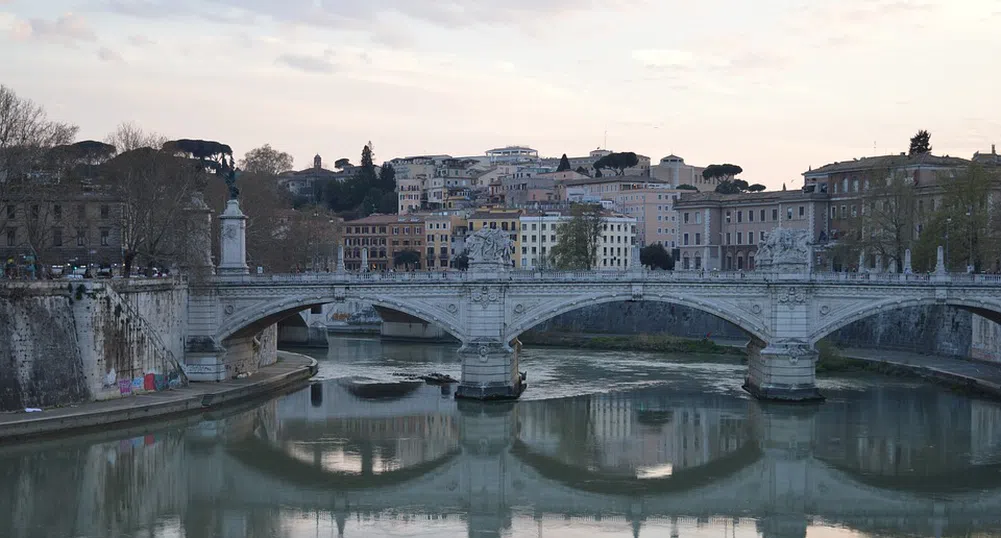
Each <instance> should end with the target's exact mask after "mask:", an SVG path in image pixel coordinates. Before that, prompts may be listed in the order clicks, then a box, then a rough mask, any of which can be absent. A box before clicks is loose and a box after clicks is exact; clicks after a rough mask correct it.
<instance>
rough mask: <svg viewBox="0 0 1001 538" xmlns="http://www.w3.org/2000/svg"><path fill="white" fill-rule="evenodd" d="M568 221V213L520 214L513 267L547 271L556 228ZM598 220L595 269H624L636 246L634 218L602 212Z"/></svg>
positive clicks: (556, 241)
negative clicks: (600, 219) (598, 235)
mask: <svg viewBox="0 0 1001 538" xmlns="http://www.w3.org/2000/svg"><path fill="white" fill-rule="evenodd" d="M571 218H572V217H571V216H570V213H569V211H568V210H563V211H528V212H525V213H524V214H523V215H521V217H520V219H519V220H520V223H519V225H520V231H519V243H518V252H517V256H516V260H517V263H516V267H518V268H519V269H526V270H528V269H547V268H549V266H550V259H551V258H550V256H551V254H552V248H553V247H554V246H555V245H557V244H558V243H559V241H560V225H562V224H564V223H566V222H567V221H569V220H570V219H571ZM602 219H603V222H602V231H601V236H600V237H599V238H598V252H597V253H596V256H595V268H597V269H606V270H621V269H628V268H629V267H630V266H631V263H632V250H631V249H632V246H633V245H635V244H636V219H635V218H632V217H627V216H623V215H619V214H615V213H611V212H604V213H603V215H602Z"/></svg>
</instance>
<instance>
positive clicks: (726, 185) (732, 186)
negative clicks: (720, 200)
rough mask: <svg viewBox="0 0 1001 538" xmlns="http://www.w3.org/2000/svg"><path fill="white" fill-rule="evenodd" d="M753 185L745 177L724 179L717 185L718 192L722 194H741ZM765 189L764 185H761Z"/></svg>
mask: <svg viewBox="0 0 1001 538" xmlns="http://www.w3.org/2000/svg"><path fill="white" fill-rule="evenodd" d="M750 188H751V186H750V185H748V184H747V182H746V181H744V180H743V179H724V180H722V181H720V182H719V183H718V184H717V185H716V192H718V193H720V194H740V193H742V192H748V191H749V190H750ZM761 188H762V190H764V187H761Z"/></svg>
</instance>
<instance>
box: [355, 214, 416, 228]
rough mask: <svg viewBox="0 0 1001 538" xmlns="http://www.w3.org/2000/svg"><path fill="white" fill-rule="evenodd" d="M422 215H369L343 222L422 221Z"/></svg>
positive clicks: (383, 222)
mask: <svg viewBox="0 0 1001 538" xmlns="http://www.w3.org/2000/svg"><path fill="white" fill-rule="evenodd" d="M423 221H424V216H423V215H420V214H410V215H380V214H375V215H369V216H367V217H365V218H362V219H357V220H349V221H345V222H344V224H351V225H355V224H396V223H398V222H399V223H405V222H423Z"/></svg>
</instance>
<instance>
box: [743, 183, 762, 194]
mask: <svg viewBox="0 0 1001 538" xmlns="http://www.w3.org/2000/svg"><path fill="white" fill-rule="evenodd" d="M765 189H766V187H765V186H764V185H762V184H761V183H755V184H753V185H748V186H747V192H762V191H764V190H765Z"/></svg>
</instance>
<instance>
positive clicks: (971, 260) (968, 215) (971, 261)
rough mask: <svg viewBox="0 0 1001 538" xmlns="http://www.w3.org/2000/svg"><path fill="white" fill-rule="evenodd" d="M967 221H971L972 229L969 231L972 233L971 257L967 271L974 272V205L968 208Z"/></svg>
mask: <svg viewBox="0 0 1001 538" xmlns="http://www.w3.org/2000/svg"><path fill="white" fill-rule="evenodd" d="M966 221H967V222H968V223H969V226H970V231H969V233H970V257H969V261H968V262H967V265H966V272H967V273H972V272H973V206H969V207H967V208H966Z"/></svg>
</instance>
